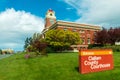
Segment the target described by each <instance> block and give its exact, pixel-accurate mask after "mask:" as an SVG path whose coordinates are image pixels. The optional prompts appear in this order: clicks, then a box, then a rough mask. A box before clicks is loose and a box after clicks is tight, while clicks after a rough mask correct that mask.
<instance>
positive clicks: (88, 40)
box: [82, 38, 91, 44]
mask: <svg viewBox="0 0 120 80" xmlns="http://www.w3.org/2000/svg"><path fill="white" fill-rule="evenodd" d="M82 41H83V44H85V39H82ZM87 44H91V39H90V38H87Z"/></svg>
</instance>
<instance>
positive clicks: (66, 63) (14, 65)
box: [0, 52, 120, 80]
mask: <svg viewBox="0 0 120 80" xmlns="http://www.w3.org/2000/svg"><path fill="white" fill-rule="evenodd" d="M119 79H120V52H115V53H114V69H113V70H110V71H102V72H95V73H90V74H80V73H79V72H78V53H57V54H49V55H48V57H47V56H44V57H36V58H30V59H24V54H23V53H22V54H14V55H12V56H10V57H7V58H4V59H1V60H0V80H119Z"/></svg>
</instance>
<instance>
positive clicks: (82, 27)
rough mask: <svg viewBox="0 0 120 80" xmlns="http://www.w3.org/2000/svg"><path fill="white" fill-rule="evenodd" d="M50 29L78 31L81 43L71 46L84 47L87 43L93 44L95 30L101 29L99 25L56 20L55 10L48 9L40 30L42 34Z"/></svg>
mask: <svg viewBox="0 0 120 80" xmlns="http://www.w3.org/2000/svg"><path fill="white" fill-rule="evenodd" d="M50 29H62V30H70V31H73V32H78V33H79V34H80V38H81V39H82V41H83V43H82V44H81V45H71V47H74V48H75V47H77V48H86V47H88V45H89V44H94V36H95V35H96V32H97V31H99V30H101V27H100V26H95V25H88V24H80V23H76V22H68V21H60V20H56V16H55V12H54V11H53V10H51V9H49V10H48V11H47V13H46V17H45V27H44V30H43V31H42V34H44V33H45V32H46V31H47V30H50Z"/></svg>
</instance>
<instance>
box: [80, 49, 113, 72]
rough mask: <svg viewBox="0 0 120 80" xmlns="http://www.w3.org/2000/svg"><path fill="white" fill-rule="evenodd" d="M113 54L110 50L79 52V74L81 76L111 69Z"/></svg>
mask: <svg viewBox="0 0 120 80" xmlns="http://www.w3.org/2000/svg"><path fill="white" fill-rule="evenodd" d="M112 54H113V52H112V50H111V49H103V50H92V49H90V50H80V52H79V72H80V73H81V74H84V73H90V72H98V71H103V70H111V69H113V55H112Z"/></svg>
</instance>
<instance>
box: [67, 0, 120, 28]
mask: <svg viewBox="0 0 120 80" xmlns="http://www.w3.org/2000/svg"><path fill="white" fill-rule="evenodd" d="M65 2H66V3H67V4H69V5H71V6H72V7H74V8H75V9H76V10H77V13H78V15H80V18H79V19H78V20H76V21H77V22H80V23H89V24H98V25H101V26H109V27H111V26H119V25H120V8H119V7H120V0H65Z"/></svg>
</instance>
